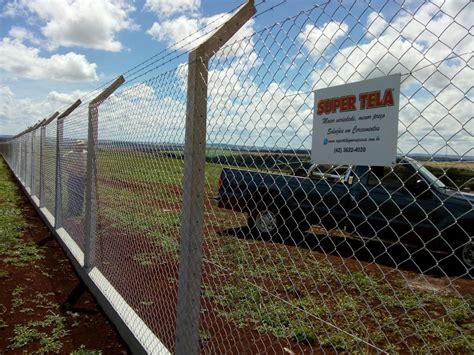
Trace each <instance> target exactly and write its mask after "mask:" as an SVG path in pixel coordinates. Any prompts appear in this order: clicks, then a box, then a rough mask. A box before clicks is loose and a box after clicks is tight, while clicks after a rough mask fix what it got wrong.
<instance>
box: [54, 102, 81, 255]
mask: <svg viewBox="0 0 474 355" xmlns="http://www.w3.org/2000/svg"><path fill="white" fill-rule="evenodd" d="M87 120H88V113H87V108H86V106H84V107H79V108H78V109H77V110H76V111H75V112H73V113H72V114H71V115H70V116H68V117H65V118H64V119H63V122H62V124H63V132H64V133H63V140H62V142H60V151H61V157H60V159H61V189H62V191H61V196H62V201H61V202H62V209H61V210H62V223H63V227H64V229H65V230H67V232H68V233H69V235H70V236H71V238H72V239H73V240H74V241H75V242H76V244H77V245H78V246H79V248H80V249H81V250H84V235H85V224H84V223H85V222H84V217H85V204H84V199H85V193H86V173H87V171H86V163H87V132H88V126H87Z"/></svg>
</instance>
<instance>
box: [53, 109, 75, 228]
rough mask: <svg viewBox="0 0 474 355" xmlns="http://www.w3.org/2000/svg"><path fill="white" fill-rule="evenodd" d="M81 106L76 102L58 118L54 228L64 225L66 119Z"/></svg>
mask: <svg viewBox="0 0 474 355" xmlns="http://www.w3.org/2000/svg"><path fill="white" fill-rule="evenodd" d="M80 104H81V100H77V101H76V102H74V103H73V104H72V105H71V106H69V108H68V109H67V110H66V111H64V112H63V113H62V114H61V115H59V116H58V119H57V125H56V174H55V179H56V180H55V192H56V196H55V198H54V228H56V229H58V228H61V227H62V225H63V208H62V207H63V190H62V181H63V175H62V167H61V159H62V156H63V153H62V150H61V147H62V145H63V135H64V118H65V117H67V116H69V114H70V113H71V112H72V111H74V110H75V109H76V108H77V107H78V106H79V105H80Z"/></svg>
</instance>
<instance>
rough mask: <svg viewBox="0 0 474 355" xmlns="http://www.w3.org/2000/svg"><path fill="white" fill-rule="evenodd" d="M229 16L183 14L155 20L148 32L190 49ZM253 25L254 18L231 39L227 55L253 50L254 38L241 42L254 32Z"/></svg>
mask: <svg viewBox="0 0 474 355" xmlns="http://www.w3.org/2000/svg"><path fill="white" fill-rule="evenodd" d="M229 17H230V15H229V14H217V15H214V16H210V17H196V18H192V17H188V16H184V15H183V16H179V17H177V18H174V19H172V20H166V21H161V22H159V23H158V22H155V23H153V25H152V27H151V28H150V29H149V30H148V31H147V33H148V34H149V35H150V36H152V38H153V39H154V40H156V41H159V42H167V43H168V45H169V46H171V48H174V49H180V50H187V51H189V50H192V49H194V48H196V47H197V46H199V44H201V43H202V42H204V41H205V40H206V39H207V38H209V37H210V36H211V35H212V34H213V33H214V32H215V31H216V30H217V29H218V28H219V27H220V26H221V25H222V24H223V23H225V22H226V21H227V20H228V19H229ZM253 25H254V20H253V19H251V20H249V21H248V22H247V23H246V24H245V25H244V26H243V27H242V28H241V29H240V30H239V31H238V32H237V33H236V34H235V35H234V36H233V37H232V38H231V39H230V40H229V42H228V43H227V44H226V46H225V47H226V48H225V49H224V51H225V53H226V55H227V56H230V55H239V54H243V53H250V52H251V51H252V50H253V40H252V39H249V41H245V43H243V44H242V43H240V42H241V40H242V39H243V38H246V37H250V36H251V35H252V34H253V32H254V30H253Z"/></svg>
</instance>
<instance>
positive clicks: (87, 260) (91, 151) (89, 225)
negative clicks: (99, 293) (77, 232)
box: [84, 75, 125, 271]
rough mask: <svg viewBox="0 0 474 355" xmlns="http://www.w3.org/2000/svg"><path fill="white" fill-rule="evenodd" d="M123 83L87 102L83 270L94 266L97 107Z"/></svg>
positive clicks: (113, 84)
mask: <svg viewBox="0 0 474 355" xmlns="http://www.w3.org/2000/svg"><path fill="white" fill-rule="evenodd" d="M124 82H125V79H124V77H123V76H122V75H121V76H119V77H118V78H117V79H116V80H115V81H114V82H113V83H112V84H110V86H109V87H107V88H106V89H105V90H104V91H102V92H101V93H100V94H99V95H98V96H96V97H95V98H94V99H93V100H92V101H90V102H89V124H88V135H87V180H86V196H85V199H86V212H85V243H84V268H85V269H86V271H90V270H91V269H92V268H93V267H94V264H95V241H96V224H97V200H96V189H97V166H96V149H97V144H98V136H99V106H100V105H101V104H102V102H104V101H105V100H106V99H107V98H108V97H109V96H110V95H112V93H113V92H114V91H115V90H117V88H118V87H119V86H120V85H122V84H123V83H124Z"/></svg>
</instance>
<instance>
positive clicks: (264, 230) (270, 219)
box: [248, 208, 283, 239]
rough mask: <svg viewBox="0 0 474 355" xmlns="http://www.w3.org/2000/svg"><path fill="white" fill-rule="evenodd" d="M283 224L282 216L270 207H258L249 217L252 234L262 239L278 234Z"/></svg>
mask: <svg viewBox="0 0 474 355" xmlns="http://www.w3.org/2000/svg"><path fill="white" fill-rule="evenodd" d="M282 225H283V221H282V218H281V216H280V215H278V213H276V212H275V211H274V210H272V209H269V208H263V209H258V210H256V211H254V212H252V213H251V214H250V215H249V218H248V226H249V228H250V231H251V232H252V234H253V235H255V236H257V237H259V238H262V239H269V238H272V237H273V236H275V235H277V234H278V232H279V230H280V229H281V227H282Z"/></svg>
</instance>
